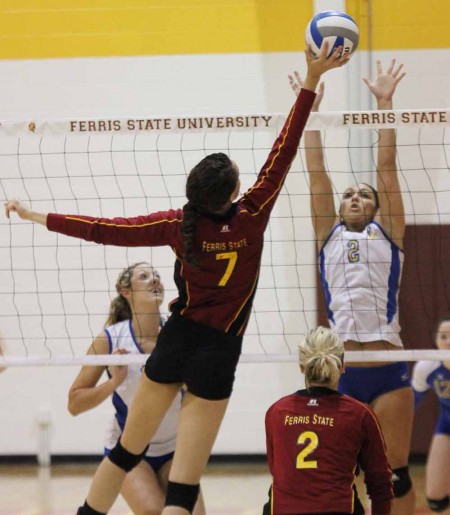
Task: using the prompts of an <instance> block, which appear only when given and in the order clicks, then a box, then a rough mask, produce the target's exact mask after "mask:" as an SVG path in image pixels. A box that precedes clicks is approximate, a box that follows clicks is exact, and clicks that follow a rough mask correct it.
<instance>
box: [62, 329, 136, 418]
mask: <svg viewBox="0 0 450 515" xmlns="http://www.w3.org/2000/svg"><path fill="white" fill-rule="evenodd" d="M109 353H110V350H109V342H108V338H107V336H106V334H105V333H102V334H100V335H99V336H97V338H95V340H94V341H93V342H92V344H91V346H90V347H89V350H88V352H87V354H88V356H89V355H91V356H92V355H101V354H106V355H108V354H109ZM124 353H126V352H125V351H116V352H113V354H124ZM104 371H105V367H104V366H84V367H83V368H82V369H81V370H80V372H79V374H78V375H77V377H76V378H75V380H74V382H73V384H72V386H71V387H70V390H69V399H68V405H67V408H68V410H69V412H70V413H71V414H72V415H79V414H80V413H83V412H85V411H88V410H90V409H92V408H95V407H96V406H98V405H99V404H101V403H102V402H103V401H104V400H105V399H107V398H108V397H110V396H111V395H112V393H113V392H114V390H115V389H116V388H117V387H118V386H119V385H120V384H121V383H122V382H123V381H124V379H125V377H126V375H127V371H128V367H127V366H126V365H121V366H114V367H110V375H111V377H109V378H108V379H107V380H106V381H105V382H103V383H101V384H98V382H99V380H100V378H101V376H102V374H103V372H104Z"/></svg>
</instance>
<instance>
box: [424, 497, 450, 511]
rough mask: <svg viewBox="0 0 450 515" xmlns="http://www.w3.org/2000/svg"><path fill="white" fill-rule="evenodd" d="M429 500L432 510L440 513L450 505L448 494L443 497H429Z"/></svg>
mask: <svg viewBox="0 0 450 515" xmlns="http://www.w3.org/2000/svg"><path fill="white" fill-rule="evenodd" d="M427 502H428V506H429V507H430V510H431V511H435V512H436V513H439V512H441V511H445V510H446V509H447V508H448V507H449V506H450V496H449V495H446V496H445V497H443V498H442V499H429V498H428V497H427Z"/></svg>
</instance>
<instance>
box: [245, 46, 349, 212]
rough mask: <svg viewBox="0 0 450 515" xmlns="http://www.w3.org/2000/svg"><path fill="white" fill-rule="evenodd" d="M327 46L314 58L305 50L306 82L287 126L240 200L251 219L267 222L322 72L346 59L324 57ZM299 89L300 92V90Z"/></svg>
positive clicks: (347, 58) (343, 62)
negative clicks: (256, 217)
mask: <svg viewBox="0 0 450 515" xmlns="http://www.w3.org/2000/svg"><path fill="white" fill-rule="evenodd" d="M327 48H328V46H327V45H324V48H323V49H322V53H321V54H320V56H319V57H317V58H314V57H313V55H312V53H311V49H310V48H307V49H306V52H305V54H306V63H307V67H308V71H307V75H306V78H305V81H304V82H302V86H301V88H299V94H298V98H297V101H296V102H295V104H294V106H293V108H292V109H291V111H290V113H289V116H288V117H287V120H286V123H285V125H284V127H283V129H282V130H281V132H280V134H279V136H278V138H277V139H276V141H275V143H274V145H273V147H272V150H271V152H270V154H269V156H268V158H267V160H266V162H265V164H264V166H263V167H262V169H261V172H260V173H259V175H258V179H257V181H256V183H255V185H254V186H253V187H252V188H250V190H249V191H248V192H247V193H246V194H245V195H244V197H243V198H242V199H241V200H240V203H241V205H242V206H243V208H244V209H245V210H246V211H248V212H250V213H251V214H252V215H253V216H255V215H261V219H262V220H263V221H264V222H267V220H268V218H269V215H270V211H271V209H272V207H273V205H274V203H275V201H276V199H277V196H278V194H279V192H280V190H281V188H282V186H283V183H284V180H285V178H286V174H287V172H288V171H289V168H290V166H291V164H292V161H293V160H294V158H295V156H296V155H297V151H298V145H299V142H300V138H301V136H302V133H303V129H304V127H305V125H306V121H307V119H308V116H309V113H310V111H311V108H312V105H313V103H314V100H315V94H314V91H315V89H316V87H317V85H318V83H319V81H320V77H321V76H322V74H323V73H325V72H326V71H328V70H331V69H333V68H338V67H340V66H343V65H344V64H345V63H347V62H348V60H349V56H348V55H345V56H344V55H343V56H341V57H339V54H340V49H336V51H335V52H334V53H333V54H332V55H331V56H330V57H329V58H327V56H326V52H327ZM300 90H301V91H300Z"/></svg>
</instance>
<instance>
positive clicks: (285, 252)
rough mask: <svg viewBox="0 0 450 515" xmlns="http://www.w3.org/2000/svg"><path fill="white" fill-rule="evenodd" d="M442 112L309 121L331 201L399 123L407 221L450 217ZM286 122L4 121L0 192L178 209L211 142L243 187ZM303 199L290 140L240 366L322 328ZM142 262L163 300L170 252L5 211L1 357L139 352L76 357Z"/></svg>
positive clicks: (77, 210) (366, 169)
mask: <svg viewBox="0 0 450 515" xmlns="http://www.w3.org/2000/svg"><path fill="white" fill-rule="evenodd" d="M387 114H390V116H389V117H388V116H387ZM447 120H450V116H449V112H448V111H445V110H444V111H440V112H431V111H430V112H428V111H414V112H411V111H408V112H404V111H398V112H389V113H386V116H381V115H380V113H378V117H374V114H373V113H370V112H369V113H333V114H323V115H320V114H315V115H314V116H312V117H311V120H310V122H309V128H320V129H322V130H323V141H324V148H325V156H326V163H327V167H328V169H329V170H330V176H331V179H332V183H333V188H334V192H335V195H336V203H337V202H338V197H339V196H340V195H341V194H342V192H343V191H344V190H345V189H346V187H347V186H348V185H349V184H353V183H359V182H373V171H374V167H375V165H374V163H375V161H376V143H377V141H378V130H379V129H380V128H383V127H395V128H396V129H397V157H398V158H397V162H398V170H399V177H400V181H401V188H402V194H403V200H404V203H405V210H406V221H407V224H408V225H410V226H420V225H431V226H434V227H441V226H447V225H449V224H450V203H449V201H448V200H449V194H450V193H449V192H450V172H449V161H450V129H449V122H447ZM282 121H283V116H281V115H272V114H265V115H258V116H235V117H205V118H180V119H173V118H167V119H155V120H122V119H121V120H60V121H44V122H38V121H36V122H34V121H33V122H29V121H26V122H23V121H21V122H3V123H2V124H1V125H0V170H1V176H0V197H1V198H2V199H3V200H7V199H11V198H19V199H21V200H22V201H24V202H25V203H27V204H28V205H29V206H31V207H32V209H34V210H36V211H40V212H57V213H65V214H69V213H70V214H86V215H91V216H101V217H114V216H125V217H131V216H137V215H140V214H145V213H149V212H154V211H158V210H165V209H169V208H176V207H181V206H182V205H183V204H184V199H185V197H184V187H185V181H186V176H187V173H188V172H189V170H190V169H191V168H192V167H193V166H194V165H195V164H196V163H197V162H198V161H199V160H200V159H202V158H203V157H204V156H205V155H207V154H209V153H212V152H218V151H222V152H225V153H227V154H228V155H229V156H230V157H231V159H233V160H234V161H236V162H237V163H238V164H239V168H240V170H241V182H242V192H244V191H245V190H246V189H247V188H248V187H250V186H251V185H252V184H253V182H254V180H255V177H256V175H257V173H258V172H259V169H260V167H261V166H262V164H263V163H264V161H265V158H266V157H267V154H268V152H269V150H270V148H271V145H272V143H273V141H274V139H275V137H276V134H277V131H278V129H279V127H280V126H281V124H282ZM301 145H303V143H301ZM309 201H310V193H309V186H308V176H307V174H306V173H305V159H304V149H303V148H300V151H299V153H298V155H297V158H296V159H295V161H294V163H293V166H292V168H291V170H290V172H289V174H288V177H287V180H286V183H285V186H284V187H283V190H282V192H281V194H280V197H279V199H278V201H277V204H276V206H275V208H274V211H273V214H272V217H271V221H270V223H269V226H268V229H267V232H266V244H265V249H264V254H263V259H262V268H261V277H260V281H259V286H258V291H257V294H256V297H255V301H254V306H253V310H252V316H251V319H250V322H249V326H248V329H247V332H246V336H245V339H244V348H243V361H287V360H288V361H290V360H295V359H296V347H297V342H298V339H299V338H300V336H301V335H302V334H304V333H305V332H306V331H307V330H309V329H311V328H313V327H315V326H316V325H317V323H318V320H319V307H318V302H319V300H320V295H321V292H320V285H319V284H318V282H317V255H316V244H315V239H314V234H313V230H312V223H311V216H310V204H309ZM138 261H149V262H151V263H152V265H153V266H154V267H155V268H156V269H157V270H158V271H159V272H160V274H161V276H162V280H163V283H164V284H165V288H166V300H167V301H170V300H171V299H173V298H174V297H176V296H177V292H176V289H175V286H174V283H173V280H172V274H173V263H174V256H173V254H172V251H171V249H169V248H149V247H146V248H120V247H109V246H108V247H107V246H101V245H97V244H94V243H89V242H84V241H80V240H77V239H74V238H69V237H66V236H63V235H58V234H55V233H50V232H49V231H47V230H45V228H43V227H41V226H38V225H35V224H32V223H30V222H25V221H21V220H20V219H19V218H18V217H17V216H14V215H13V216H12V217H11V220H7V219H6V217H4V216H3V217H2V218H1V219H0V303H1V306H2V309H1V312H0V331H1V333H2V335H3V338H4V340H5V342H6V345H7V350H6V351H5V358H3V359H2V358H0V364H1V363H3V364H8V365H31V364H45V365H47V364H74V365H79V364H82V363H91V364H99V363H103V364H111V363H115V362H118V361H120V362H129V361H132V360H133V359H138V360H139V359H143V358H141V357H137V358H133V357H130V356H109V357H105V356H103V357H96V356H91V357H86V356H85V352H86V349H87V348H88V346H89V344H90V343H91V341H92V340H93V338H94V337H95V336H96V335H97V334H99V333H100V332H101V331H102V328H103V325H104V323H105V321H106V318H107V313H108V309H109V303H110V301H111V300H112V298H113V297H114V296H115V295H116V294H115V290H114V285H115V282H116V278H117V276H118V274H119V273H120V271H121V270H122V269H123V268H125V267H127V266H128V265H130V264H132V263H134V262H138ZM436 267H437V268H439V267H441V268H443V267H445V263H436ZM446 286H448V285H446ZM447 300H448V298H447ZM400 309H401V305H400ZM448 309H450V305H449V303H447V305H440V306H437V307H435V308H434V312H433V313H434V315H435V318H437V317H438V315H439V314H441V313H442V312H443V311H445V310H448ZM434 315H433V316H434ZM424 346H426V345H425V342H424ZM408 352H410V353H411V354H409V355H408V354H405V356H404V359H412V360H415V359H421V356H422V355H421V354H420V352H421V351H418V350H412V349H411V350H409V351H408ZM417 352H419V355H418V354H417ZM428 352H430V351H428ZM436 352H437V351H436ZM384 354H386V353H384ZM387 354H389V353H387ZM440 355H441V354H440ZM354 358H355V359H357V358H358V360H359V356H356V355H355V356H354ZM366 359H374V360H378V359H380V355H377V354H376V353H375V354H374V355H371V354H370V353H369V354H368V353H364V356H363V357H361V360H366ZM385 360H386V361H389V360H390V358H389V357H387V358H386V359H385Z"/></svg>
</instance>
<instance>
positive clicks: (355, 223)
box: [290, 59, 415, 515]
mask: <svg viewBox="0 0 450 515" xmlns="http://www.w3.org/2000/svg"><path fill="white" fill-rule="evenodd" d="M402 68H403V65H396V62H395V59H393V60H392V61H391V63H390V64H389V66H388V67H387V69H386V70H384V69H383V67H382V65H381V62H380V61H378V62H377V77H376V78H375V80H374V81H370V80H369V79H367V78H365V79H363V80H364V82H365V83H366V85H367V87H368V88H369V89H370V91H371V93H372V94H373V95H374V97H375V99H376V101H377V108H378V110H391V109H392V104H393V100H392V99H393V96H394V93H395V91H396V89H397V85H398V84H399V82H400V81H401V80H402V79H403V77H404V76H405V73H404V72H402ZM290 82H291V86H292V89H293V90H294V92H296V91H297V90H299V89H300V87H301V84H302V82H301V78H300V76H299V75H298V74H295V75H294V76H290ZM323 94H324V85H323V83H322V84H321V85H320V86H319V90H318V94H317V96H316V100H315V103H314V106H313V110H314V111H317V110H318V109H319V105H320V102H321V100H322V98H323ZM396 143H397V141H396V133H395V129H381V130H380V132H379V140H378V156H377V170H376V186H377V188H376V189H375V188H374V187H373V186H371V185H370V184H365V183H362V182H359V183H358V184H354V185H351V186H349V187H348V188H346V189H345V190H344V193H343V195H342V198H341V203H340V206H339V208H338V209H336V207H335V204H334V195H333V184H332V182H331V178H330V176H329V175H328V173H327V170H326V166H325V154H324V150H323V146H322V139H321V134H320V131H308V132H307V133H306V135H305V154H306V165H307V169H308V175H309V179H310V190H311V217H312V221H313V228H314V232H315V235H316V240H317V247H318V251H319V255H320V258H319V261H320V276H321V282H322V287H323V292H324V298H325V302H326V309H327V316H328V320H329V323H330V327H331V328H332V329H334V330H335V331H336V332H337V333H338V334H339V336H340V337H341V338H342V340H343V341H344V342H345V349H346V350H347V351H361V350H362V351H380V350H386V351H401V350H402V349H403V343H402V340H401V338H400V324H399V316H398V292H399V287H400V278H401V270H402V264H403V251H402V248H403V238H404V234H405V225H406V221H405V212H404V206H403V198H402V192H401V187H400V182H399V179H398V174H397V163H396ZM339 391H340V392H341V393H345V394H347V395H351V396H352V397H354V398H356V399H358V400H360V401H362V402H366V403H367V404H369V405H370V406H371V407H372V408H373V410H374V412H375V413H376V415H377V417H378V419H379V421H380V424H381V428H382V430H383V436H384V438H385V441H386V448H387V455H388V460H389V465H390V466H391V468H392V472H393V475H392V480H393V484H394V497H395V498H394V501H393V505H392V506H393V507H392V512H393V513H395V514H396V515H410V514H411V513H413V512H414V503H415V493H414V488H413V484H412V481H411V478H410V475H409V467H408V458H409V451H410V444H411V437H412V427H413V417H414V400H413V391H412V388H411V385H410V381H409V373H408V366H407V363H406V362H405V361H402V355H401V352H399V353H398V361H397V362H394V363H391V362H368V361H366V362H360V363H354V362H353V363H348V364H347V367H346V370H345V374H344V375H343V376H342V377H341V379H340V381H339Z"/></svg>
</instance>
